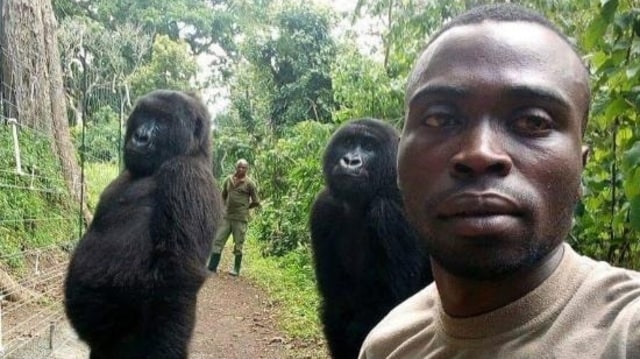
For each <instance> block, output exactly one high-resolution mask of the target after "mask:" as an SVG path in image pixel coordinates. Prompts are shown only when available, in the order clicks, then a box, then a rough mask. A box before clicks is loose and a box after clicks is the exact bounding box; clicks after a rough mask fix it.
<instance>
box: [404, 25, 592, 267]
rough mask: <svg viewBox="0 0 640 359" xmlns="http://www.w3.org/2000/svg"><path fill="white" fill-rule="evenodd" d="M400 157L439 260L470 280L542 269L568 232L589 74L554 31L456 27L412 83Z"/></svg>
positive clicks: (410, 202) (409, 198) (416, 220)
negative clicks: (540, 264) (539, 264)
mask: <svg viewBox="0 0 640 359" xmlns="http://www.w3.org/2000/svg"><path fill="white" fill-rule="evenodd" d="M407 91H408V92H407V106H408V112H407V116H406V122H405V126H404V130H403V134H402V138H401V141H400V147H399V152H398V183H399V185H400V188H401V191H402V194H403V198H404V201H405V207H406V210H407V215H408V217H409V219H410V221H411V222H412V223H413V225H414V227H415V228H416V229H417V230H418V231H419V233H420V234H421V236H422V238H424V240H425V242H426V245H427V248H428V250H430V253H431V255H432V258H433V259H434V260H435V261H436V262H438V264H440V265H441V266H442V267H443V268H444V269H446V270H447V271H449V272H451V273H453V274H455V275H459V276H462V277H466V278H473V279H492V278H499V277H501V276H505V275H508V274H510V273H513V272H515V271H517V270H519V269H522V268H526V267H528V266H532V265H535V263H537V262H538V261H539V260H540V259H541V258H542V257H544V256H545V255H546V254H548V253H550V252H551V251H552V250H553V249H554V248H556V247H557V245H559V244H560V243H561V242H562V241H563V240H564V238H565V237H566V235H567V234H568V232H569V230H570V228H571V220H572V215H573V208H574V206H575V203H576V202H577V200H578V199H579V196H580V189H579V188H580V175H581V172H582V167H583V153H584V152H585V151H586V150H584V149H583V148H582V140H581V126H582V120H583V117H584V115H585V114H586V112H587V111H586V110H587V108H588V102H589V95H588V75H587V73H586V71H585V69H584V67H583V66H582V64H581V62H580V60H579V58H578V57H577V56H576V55H575V54H574V52H573V51H572V50H571V48H570V47H569V45H568V44H566V43H565V42H564V41H563V40H562V39H561V38H560V37H559V36H558V35H556V34H555V33H554V32H552V31H550V30H548V29H546V28H544V27H542V26H540V25H537V24H532V23H525V22H483V23H481V24H476V25H465V26H459V27H454V28H452V29H450V30H448V31H446V32H445V33H443V34H442V35H441V36H440V37H439V38H438V39H436V41H434V42H433V43H432V44H431V45H430V46H429V47H428V49H427V50H426V51H425V53H424V54H423V55H422V56H421V58H420V59H419V60H418V64H417V65H416V67H415V68H414V71H413V73H412V75H411V77H410V79H409V83H408V90H407Z"/></svg>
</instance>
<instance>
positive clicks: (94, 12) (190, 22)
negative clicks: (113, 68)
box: [53, 0, 237, 53]
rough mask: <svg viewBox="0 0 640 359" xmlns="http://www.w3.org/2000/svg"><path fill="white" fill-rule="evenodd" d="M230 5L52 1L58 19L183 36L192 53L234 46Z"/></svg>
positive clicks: (203, 0)
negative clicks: (83, 18) (214, 45)
mask: <svg viewBox="0 0 640 359" xmlns="http://www.w3.org/2000/svg"><path fill="white" fill-rule="evenodd" d="M233 5H234V2H233V1H226V0H172V1H164V0H145V1H130V0H92V1H75V0H54V1H53V8H54V11H55V14H56V17H57V18H58V19H66V18H68V17H88V18H92V19H94V20H95V21H97V22H99V23H101V24H103V25H104V26H105V27H107V28H109V29H110V30H111V31H117V30H118V29H119V28H121V27H122V26H123V25H134V26H136V27H140V28H142V29H143V30H144V31H145V33H146V34H148V35H150V36H152V37H155V36H156V35H165V36H168V37H169V38H171V39H172V40H177V39H179V38H180V37H181V36H183V37H184V38H185V40H186V41H187V43H189V45H190V46H191V50H192V51H194V52H195V53H202V52H205V51H207V50H209V48H210V47H211V46H212V45H213V44H217V45H218V46H220V47H221V48H223V49H225V50H227V51H232V50H233V49H234V46H233V36H234V35H235V34H236V33H237V28H236V27H235V26H234V25H235V22H236V21H235V18H234V17H233V16H231V15H233V14H234V12H232V11H230V7H231V6H233ZM185 30H186V31H185Z"/></svg>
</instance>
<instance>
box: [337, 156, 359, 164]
mask: <svg viewBox="0 0 640 359" xmlns="http://www.w3.org/2000/svg"><path fill="white" fill-rule="evenodd" d="M341 162H342V165H343V166H345V167H360V166H362V160H361V159H360V157H359V156H351V155H346V156H344V157H342V160H341Z"/></svg>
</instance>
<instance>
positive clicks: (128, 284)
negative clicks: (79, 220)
mask: <svg viewBox="0 0 640 359" xmlns="http://www.w3.org/2000/svg"><path fill="white" fill-rule="evenodd" d="M210 127H211V124H210V115H209V113H208V111H207V109H206V108H205V106H204V105H203V104H202V102H201V101H200V100H199V99H198V98H197V97H196V96H195V95H193V94H189V93H184V92H179V91H169V90H156V91H153V92H151V93H149V94H147V95H145V96H143V97H141V98H140V99H139V100H138V101H137V103H136V105H135V107H134V109H133V112H132V113H131V115H130V116H129V118H128V120H127V129H126V133H125V148H124V163H125V169H124V170H123V171H122V172H121V173H120V175H119V176H118V177H117V178H116V179H115V180H114V181H113V182H111V183H110V184H109V186H108V187H107V188H106V189H105V190H104V192H103V193H102V194H101V196H100V200H99V202H98V206H97V208H96V212H95V216H94V219H93V221H92V223H91V225H90V226H89V228H88V230H87V232H86V233H85V235H84V236H83V237H82V239H81V240H80V242H79V243H78V245H77V247H76V249H75V251H74V253H73V255H72V257H71V261H70V263H69V268H68V273H67V277H66V280H65V310H66V314H67V316H68V318H69V320H70V322H71V324H72V325H73V327H74V328H75V330H76V332H77V333H78V335H79V336H80V338H81V339H82V340H83V341H85V342H86V343H87V344H88V345H89V347H90V349H91V354H90V358H91V359H100V358H119V359H126V358H186V357H187V353H188V344H189V340H190V338H191V334H192V331H193V328H194V324H195V310H196V299H197V294H198V291H199V290H200V287H201V286H202V284H203V283H204V281H205V279H206V268H205V264H206V260H207V257H208V255H209V250H210V243H211V238H213V236H214V232H215V229H216V227H217V225H218V222H219V220H220V213H221V208H222V207H221V196H220V193H219V192H218V190H217V186H216V184H215V182H214V178H213V174H212V170H211V145H210V143H211V139H210V136H211V135H210Z"/></svg>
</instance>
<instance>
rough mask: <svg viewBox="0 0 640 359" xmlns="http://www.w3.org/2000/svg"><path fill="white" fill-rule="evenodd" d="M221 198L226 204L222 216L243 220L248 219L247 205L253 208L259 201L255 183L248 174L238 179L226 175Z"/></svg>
mask: <svg viewBox="0 0 640 359" xmlns="http://www.w3.org/2000/svg"><path fill="white" fill-rule="evenodd" d="M222 199H223V200H224V201H225V204H226V212H225V216H224V218H226V219H230V220H234V221H243V222H247V220H248V219H249V205H252V206H251V208H253V207H255V206H257V205H258V204H259V203H260V199H259V198H258V190H257V188H256V184H255V182H254V181H253V179H251V178H250V177H249V176H245V177H244V178H243V179H242V180H240V181H239V180H238V179H236V178H234V176H233V175H230V176H228V177H227V178H226V179H225V180H224V182H223V183H222Z"/></svg>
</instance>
